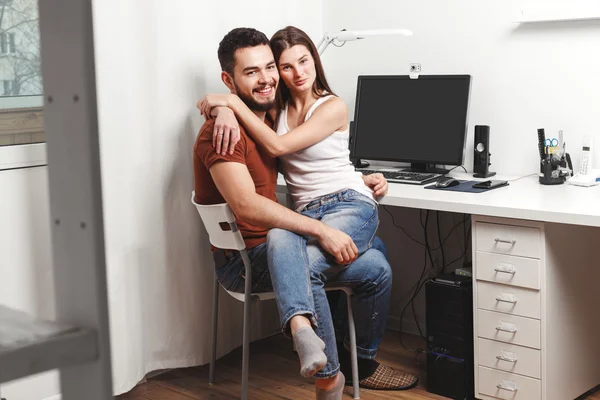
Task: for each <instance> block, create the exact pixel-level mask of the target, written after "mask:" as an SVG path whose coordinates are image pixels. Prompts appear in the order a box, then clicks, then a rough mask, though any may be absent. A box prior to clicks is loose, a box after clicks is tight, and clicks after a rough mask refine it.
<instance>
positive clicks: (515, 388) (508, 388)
mask: <svg viewBox="0 0 600 400" xmlns="http://www.w3.org/2000/svg"><path fill="white" fill-rule="evenodd" d="M511 383H512V384H513V385H514V386H505V384H504V383H501V384H500V385H497V386H496V387H497V388H498V389H502V390H508V391H509V392H516V391H517V384H516V383H514V382H511Z"/></svg>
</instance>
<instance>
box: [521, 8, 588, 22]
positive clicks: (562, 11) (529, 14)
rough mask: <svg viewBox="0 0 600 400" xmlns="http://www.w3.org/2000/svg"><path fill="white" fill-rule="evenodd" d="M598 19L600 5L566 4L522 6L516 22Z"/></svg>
mask: <svg viewBox="0 0 600 400" xmlns="http://www.w3.org/2000/svg"><path fill="white" fill-rule="evenodd" d="M594 20H600V6H590V5H587V6H581V5H579V6H578V5H574V4H566V5H562V6H556V5H554V6H553V5H537V6H528V7H524V8H523V9H522V10H521V14H520V15H519V16H518V17H517V19H516V21H515V22H516V23H541V22H568V21H594Z"/></svg>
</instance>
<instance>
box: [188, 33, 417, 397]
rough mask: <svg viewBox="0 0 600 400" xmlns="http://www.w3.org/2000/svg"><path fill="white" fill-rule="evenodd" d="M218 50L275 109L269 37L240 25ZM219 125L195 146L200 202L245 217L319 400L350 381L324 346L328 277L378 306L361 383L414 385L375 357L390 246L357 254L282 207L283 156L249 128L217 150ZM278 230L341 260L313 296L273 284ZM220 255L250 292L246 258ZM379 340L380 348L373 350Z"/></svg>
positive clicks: (262, 279)
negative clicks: (269, 239) (273, 242)
mask: <svg viewBox="0 0 600 400" xmlns="http://www.w3.org/2000/svg"><path fill="white" fill-rule="evenodd" d="M218 54H219V61H220V63H221V68H222V70H223V72H222V73H221V78H222V80H223V82H224V83H225V85H226V86H227V87H228V88H229V89H230V90H231V92H232V93H235V94H237V95H238V96H239V97H240V98H241V99H242V100H243V101H244V102H245V103H246V105H247V106H248V107H249V108H250V109H252V110H253V112H254V113H255V114H256V115H257V116H258V117H259V118H261V119H262V120H263V121H264V120H265V119H266V113H267V111H268V110H270V109H272V108H273V106H274V101H275V90H276V88H277V84H278V81H279V75H278V73H277V68H276V65H275V61H274V59H273V54H272V52H271V49H270V48H269V41H268V39H267V38H266V36H265V35H264V34H262V33H260V32H258V31H256V30H254V29H248V28H239V29H234V30H233V31H231V32H229V33H228V34H227V35H226V36H225V37H224V38H223V40H222V41H221V43H220V45H219V51H218ZM227 112H228V111H224V112H223V113H220V112H219V118H221V116H222V115H227ZM225 118H227V117H225ZM267 123H268V121H267ZM214 126H215V120H212V119H209V120H207V121H206V123H205V124H204V125H203V127H202V128H201V130H200V133H199V135H198V138H197V140H196V143H195V146H194V173H195V190H196V199H195V200H196V202H198V203H200V204H215V203H222V202H224V201H226V202H227V203H228V204H229V206H230V207H231V209H232V211H233V212H234V214H235V215H236V218H237V222H238V227H239V228H240V231H241V232H242V235H243V237H244V240H245V242H246V247H247V248H248V249H249V256H250V259H251V261H252V264H253V268H252V274H253V276H252V279H253V291H267V290H272V289H273V288H275V292H276V295H277V298H278V305H279V306H280V310H279V311H280V316H281V318H282V328H283V330H284V333H288V332H291V335H292V337H293V339H294V342H295V344H296V348H297V350H298V355H299V357H300V363H301V373H302V375H304V376H312V375H314V376H315V377H316V378H317V381H316V386H317V399H338V398H340V396H341V392H342V389H343V385H344V376H343V374H339V373H338V369H339V368H340V366H339V365H338V351H337V349H336V346H335V344H334V345H330V346H327V348H325V349H324V347H325V346H324V342H323V341H322V340H321V339H323V340H326V338H325V337H329V338H328V339H327V340H326V341H328V342H329V343H335V338H334V339H333V340H334V341H333V342H331V341H330V340H329V339H331V337H334V332H333V324H332V321H331V314H330V310H329V306H328V304H324V301H323V299H324V298H325V296H324V289H323V287H324V285H325V283H334V284H335V282H342V281H343V282H356V284H353V288H354V292H355V294H356V297H357V298H358V299H359V300H358V301H359V302H360V303H361V304H362V303H363V302H365V303H369V304H370V305H371V308H372V310H371V312H369V314H368V315H365V314H364V312H362V311H361V310H362V309H364V307H363V308H361V307H357V309H356V310H355V314H356V320H357V321H359V323H358V324H357V343H358V346H359V357H361V362H360V363H359V367H360V370H361V373H360V375H359V377H360V379H361V385H363V386H366V387H371V388H379V389H392V388H408V387H412V386H414V384H415V383H416V378H415V377H413V376H412V375H409V374H402V373H399V372H396V371H393V370H391V369H389V368H387V367H384V366H382V365H380V364H378V363H377V362H375V361H374V360H371V358H373V357H374V356H375V352H376V347H377V346H378V344H379V342H380V340H381V337H382V335H383V329H384V327H385V320H386V318H387V310H388V307H389V295H390V290H391V269H390V267H389V264H388V263H387V260H386V258H385V256H384V254H383V253H382V252H381V251H380V250H381V249H383V245H382V243H381V242H380V241H376V244H375V245H374V246H373V248H370V249H368V250H367V251H366V252H364V253H363V254H361V255H360V257H357V256H358V250H357V248H356V245H355V244H354V242H353V241H352V239H351V238H350V237H349V236H348V235H346V234H345V233H344V232H341V231H338V230H335V229H333V228H331V227H329V226H327V225H325V224H323V223H321V222H319V221H317V220H314V219H311V218H307V217H305V216H302V215H300V214H298V213H295V212H293V211H291V210H289V209H287V208H285V207H283V206H281V205H279V204H278V203H277V202H276V197H275V187H276V179H277V171H276V166H275V160H274V159H272V158H270V157H268V156H267V155H266V154H264V153H263V152H262V151H261V150H260V149H259V148H258V147H257V146H256V144H255V143H254V142H253V140H252V139H251V138H250V137H249V136H248V135H246V133H245V132H244V130H243V128H240V142H239V143H238V144H237V145H236V146H235V148H233V149H230V150H229V151H223V152H216V151H215V149H214V147H213V143H212V141H213V139H212V136H213V135H212V134H213V130H214ZM226 148H227V146H225V149H226ZM365 179H366V183H367V184H370V185H372V186H374V185H376V184H377V183H379V181H380V180H381V179H382V178H381V177H378V176H372V177H367V178H365ZM270 228H281V229H284V230H287V231H291V232H294V233H296V234H299V235H302V236H310V237H313V238H315V239H316V240H317V241H318V244H319V245H320V246H321V248H322V249H323V250H325V251H326V252H327V253H329V254H331V255H332V256H333V258H334V260H335V261H330V264H329V265H323V267H322V268H323V271H322V274H319V273H317V274H313V275H315V276H313V275H311V281H313V282H310V283H311V288H310V290H311V291H312V294H313V296H310V293H290V292H278V291H277V287H278V282H271V275H270V274H269V269H268V265H267V251H266V244H265V241H266V235H267V232H268V230H269V229H270ZM215 255H216V257H221V259H222V263H219V264H220V266H218V267H217V277H218V279H219V281H220V282H221V284H223V286H225V287H226V288H227V289H228V290H235V291H239V292H243V290H244V277H243V272H244V269H243V263H242V262H241V259H240V257H239V255H238V254H231V253H230V254H225V253H224V252H223V251H220V250H217V252H216V254H215ZM290 256H291V257H302V256H303V255H302V254H298V255H290ZM348 264H349V265H348ZM340 265H344V266H343V267H342V266H340ZM273 268H277V269H279V272H281V273H279V274H277V275H278V276H285V277H287V279H288V280H289V281H293V280H294V279H298V280H302V279H306V277H307V275H308V273H307V271H304V270H300V269H298V268H290V267H289V266H288V265H276V266H273ZM286 268H287V269H286ZM334 268H337V270H336V271H337V272H336V274H333V275H331V274H328V273H327V272H328V270H329V271H331V270H332V269H334ZM346 278H348V279H346ZM350 278H351V279H350ZM319 279H321V281H319ZM315 280H316V282H314V281H315ZM279 283H280V282H279ZM282 286H286V285H282ZM287 286H288V287H289V285H287ZM290 297H292V298H293V299H294V301H295V303H294V304H296V306H295V307H294V309H293V310H292V311H291V312H290V310H282V309H281V304H280V301H279V300H280V299H281V298H286V299H289V298H290ZM288 303H289V302H288ZM325 303H326V300H325ZM316 310H317V311H316ZM361 312H362V314H361ZM374 319H377V321H376V323H373V322H369V323H367V324H366V325H368V326H369V327H370V328H368V329H367V328H365V329H363V331H369V332H365V334H364V335H361V332H360V329H359V327H358V325H361V324H363V322H361V321H371V320H374ZM317 326H321V327H322V326H327V327H329V328H328V330H329V332H328V334H323V335H320V336H322V337H321V338H319V337H317V336H316V335H315V333H314V330H313V327H317ZM361 326H362V325H361ZM321 330H322V329H321ZM367 336H368V337H367ZM361 340H362V342H361ZM373 343H375V344H376V346H375V347H374V348H373V346H372V344H373ZM323 350H324V353H325V354H323ZM361 351H364V352H363V353H361ZM346 353H347V351H346V350H345V349H341V351H340V359H342V361H343V362H342V366H341V368H342V370H344V372H346V371H348V372H349V371H350V368H349V359H348V357H346ZM386 382H387V383H386ZM390 382H391V384H390Z"/></svg>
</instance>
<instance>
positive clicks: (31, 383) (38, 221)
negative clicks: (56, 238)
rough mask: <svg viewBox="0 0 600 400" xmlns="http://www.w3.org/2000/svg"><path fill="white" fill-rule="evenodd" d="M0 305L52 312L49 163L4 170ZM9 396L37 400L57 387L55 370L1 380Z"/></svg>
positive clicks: (1, 174) (46, 315) (0, 173)
mask: <svg viewBox="0 0 600 400" xmlns="http://www.w3.org/2000/svg"><path fill="white" fill-rule="evenodd" d="M0 193H1V195H0V221H1V223H0V304H3V305H6V306H8V307H12V308H16V309H19V310H23V311H26V312H29V313H31V314H33V315H36V316H39V317H40V318H49V319H51V318H52V317H53V315H54V286H53V276H52V252H51V244H50V216H49V208H50V203H49V197H48V175H47V168H46V167H37V168H28V169H19V170H10V171H0ZM1 389H2V397H6V398H7V399H9V400H39V399H45V398H49V397H51V396H52V395H55V394H57V393H58V392H59V388H58V379H57V374H56V373H54V372H51V373H46V374H41V375H39V376H36V377H32V378H27V379H23V380H19V381H15V382H11V383H8V384H4V385H2V388H1Z"/></svg>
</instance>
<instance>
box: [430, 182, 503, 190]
mask: <svg viewBox="0 0 600 400" xmlns="http://www.w3.org/2000/svg"><path fill="white" fill-rule="evenodd" d="M459 182H460V183H459V184H458V185H456V186H449V187H445V188H439V187H435V185H429V186H425V189H434V190H445V191H450V192H466V193H481V192H489V191H490V190H493V189H486V188H474V187H473V185H474V184H475V183H479V182H480V181H459ZM505 186H508V184H507V185H505Z"/></svg>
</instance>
